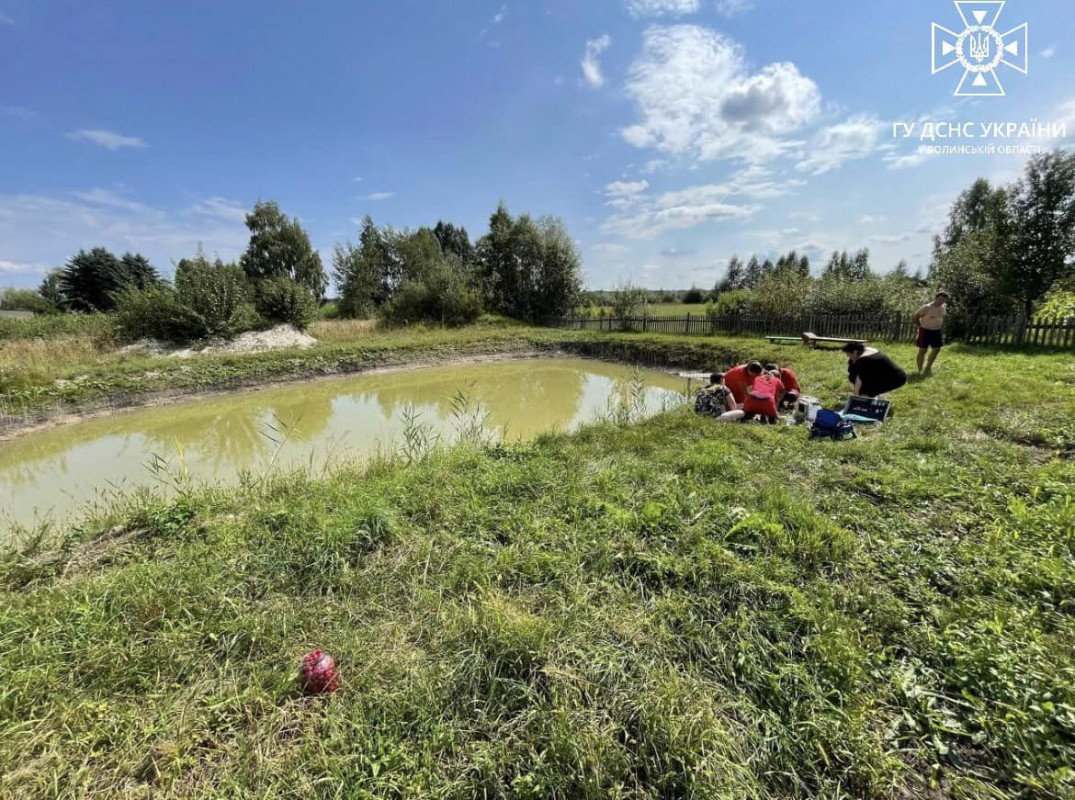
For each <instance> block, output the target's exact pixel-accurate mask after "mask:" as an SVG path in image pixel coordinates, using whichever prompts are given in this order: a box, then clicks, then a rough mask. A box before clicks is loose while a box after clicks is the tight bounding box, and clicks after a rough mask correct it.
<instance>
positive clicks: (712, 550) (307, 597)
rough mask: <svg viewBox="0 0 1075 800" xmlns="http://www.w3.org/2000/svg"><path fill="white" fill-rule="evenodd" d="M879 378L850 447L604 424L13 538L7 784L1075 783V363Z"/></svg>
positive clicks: (875, 788)
mask: <svg viewBox="0 0 1075 800" xmlns="http://www.w3.org/2000/svg"><path fill="white" fill-rule="evenodd" d="M647 341H648V342H649V344H645V342H647ZM642 344H645V347H646V348H649V347H656V346H657V344H656V343H654V341H653V340H636V345H638V346H642ZM673 346H674V347H682V348H692V347H694V346H695V344H694V343H692V342H688V341H680V342H678V343H676V342H669V348H670V353H669V356H668V357H669V358H670V359H674V358H677V357H681V356H682V355H683V352H682V351H681V352H680V356H676V354H675V352H671V350H672V349H673ZM899 352H902V351H898V354H899ZM800 353H801V356H802V363H797V364H794V366H797V367H799V372H800V376H801V377H802V378H803V379H804V382H805V384H806V386H807V387H808V389H809V390H812V391H814V392H815V393H818V394H821V395H822V396H826V397H828V396H830V393H835V392H836V391H837V390H839V389H841V388H842V386H843V383H844V380H845V379H844V375H843V362H842V359H841V358H840V357H839V355H838V354H835V355H833V354H813V353H805V352H802V351H798V350H796V351H795V355H800ZM997 387H1003V390H1002V391H1000V390H998V389H997ZM895 397H896V411H897V413H896V416H895V418H894V419H893V420H892V421H891V422H890V423H888V424H886V426H885V427H884V428H883V429H881V430H879V431H874V432H871V433H868V434H866V435H864V436H863V438H862V439H860V440H858V441H856V442H845V443H819V442H809V441H807V440H806V434H805V431H803V430H802V429H785V428H768V427H763V426H746V425H744V426H718V425H716V424H714V423H713V422H712V421H711V420H707V419H699V418H695V417H693V416H692V415H690V414H689V413H688V412H686V411H683V410H677V411H672V412H669V413H667V414H664V415H661V416H659V417H657V418H655V419H651V420H649V421H646V422H642V423H635V424H626V423H628V422H629V420H631V419H632V415H631V414H630V413H627V414H622V413H621V414H619V415H617V414H612V415H610V422H609V423H608V424H604V425H600V426H596V427H593V428H590V429H586V430H584V431H582V432H580V433H578V434H576V435H573V436H559V435H558V436H546V437H542V438H540V439H539V440H537V441H535V442H532V443H529V444H524V445H504V444H502V443H495V442H485V443H480V442H476V441H471V442H470V443H467V444H464V445H462V446H460V447H456V448H453V449H444V448H428V447H427V448H422V447H418V448H415V449H414V450H413V451H412V452H411V453H410V454H408V455H406V457H404V458H400V457H390V456H387V455H386V456H385V457H384V458H383V459H381V460H380V461H378V462H376V463H374V464H373V465H372V466H370V467H369V468H368V469H365V470H362V471H359V470H355V469H349V468H341V469H340V470H339V471H337V472H335V473H334V474H332V475H330V476H328V477H327V478H325V479H319V480H313V479H310V478H308V477H306V476H303V475H298V474H293V475H280V476H275V477H273V476H268V477H262V478H260V479H258V480H251V481H250V482H249V483H248V484H247V486H246V487H245V488H243V489H241V490H239V492H238V493H232V492H225V491H222V490H207V491H197V492H193V491H187V492H185V493H183V494H181V496H180V497H178V498H177V499H175V500H171V501H168V502H164V501H160V500H154V499H152V498H149V497H145V498H142V499H141V500H139V501H137V502H136V503H135V505H134V506H133V507H132V508H130V509H129V510H127V511H125V512H117V513H116V514H114V515H113V516H112V518H111V519H108V520H101V521H100V522H99V523H96V524H93V523H86V524H85V525H83V526H82V527H81V528H80V529H78V530H74V531H68V532H66V533H62V534H59V544H56V543H55V542H56V540H55V539H52V540H51V541H53V544H47V545H46V544H45V542H44V541H42V542H40V543H39V544H38V545H36V546H33V545H27V546H26V547H25V548H23V549H22V550H20V551H16V552H11V553H8V554H7V555H6V556H5V557H4V558H3V559H2V562H0V587H2V590H0V674H2V675H3V676H4V680H3V681H2V682H0V794H2V795H6V796H16V795H18V796H24V797H25V796H89V795H95V796H109V797H129V796H145V797H159V796H176V797H219V796H251V797H254V796H257V797H445V798H447V797H452V798H455V797H459V798H471V797H490V798H492V797H523V798H580V797H581V798H608V797H613V798H615V797H620V798H628V797H631V798H669V797H699V798H700V797H707V798H708V797H728V798H791V797H829V798H836V797H855V798H860V797H862V798H888V797H893V798H902V797H953V798H957V797H958V798H979V797H1012V798H1016V797H1018V798H1041V797H1044V798H1066V797H1071V796H1072V794H1073V791H1075V773H1073V772H1072V764H1075V617H1073V613H1075V496H1073V489H1072V487H1073V486H1075V466H1073V462H1072V461H1071V459H1070V453H1071V447H1072V443H1073V442H1075V430H1073V427H1075V426H1073V418H1075V415H1073V412H1075V373H1072V372H1071V369H1070V362H1069V360H1068V359H1066V358H1065V357H1063V356H1041V357H1036V358H1029V357H1026V356H1023V355H1014V354H1003V353H979V352H977V351H960V350H958V349H957V350H955V351H952V352H950V353H946V357H945V360H944V361H943V362H941V366H940V367H939V368H938V374H937V377H935V378H933V379H931V380H928V381H915V382H913V383H912V384H911V385H910V386H908V387H907V388H906V389H905V390H903V391H901V392H900V393H898V394H897V395H896V396H895ZM461 403H462V401H461ZM464 405H465V404H464ZM471 411H472V412H474V413H476V414H478V415H479V416H480V410H478V409H472V410H471ZM463 416H466V415H465V414H464V415H463ZM616 423H624V424H616ZM471 430H472V431H473V430H480V425H477V423H473V425H472V427H471ZM404 462H409V463H404ZM117 521H120V523H121V524H119V525H118V526H116V522H117ZM315 646H318V647H323V648H325V649H327V650H328V651H329V652H331V653H332V654H333V655H334V656H335V657H336V660H337V663H338V665H339V669H340V672H341V674H342V676H343V688H342V689H341V690H340V692H339V693H337V694H336V695H334V696H333V697H331V698H321V699H306V698H302V697H301V696H299V694H298V692H297V683H296V681H295V668H296V666H297V664H298V660H299V658H300V657H301V655H302V654H303V653H304V652H306V651H307V650H310V649H312V648H314V647H315Z"/></svg>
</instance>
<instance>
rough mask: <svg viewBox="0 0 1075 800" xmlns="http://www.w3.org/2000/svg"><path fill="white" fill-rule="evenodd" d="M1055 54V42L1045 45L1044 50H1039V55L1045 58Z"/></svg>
mask: <svg viewBox="0 0 1075 800" xmlns="http://www.w3.org/2000/svg"><path fill="white" fill-rule="evenodd" d="M1055 55H1056V45H1055V44H1051V45H1049V46H1048V47H1046V48H1045V49H1044V50H1042V51H1041V57H1042V58H1045V59H1049V58H1052V57H1053V56H1055Z"/></svg>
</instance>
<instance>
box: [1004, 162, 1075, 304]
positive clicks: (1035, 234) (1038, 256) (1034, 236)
mask: <svg viewBox="0 0 1075 800" xmlns="http://www.w3.org/2000/svg"><path fill="white" fill-rule="evenodd" d="M1009 209H1010V217H1011V224H1012V231H1013V236H1012V244H1013V247H1012V248H1011V251H1010V253H1011V255H1010V257H1009V258H1006V259H1004V260H1003V261H1001V262H1000V263H999V264H998V270H997V272H998V274H997V277H998V279H999V284H1000V287H1001V289H1002V290H1003V291H1005V292H1006V293H1008V294H1010V295H1011V296H1012V297H1013V298H1016V299H1018V300H1019V301H1021V302H1022V304H1023V310H1024V313H1025V314H1026V316H1027V318H1030V317H1031V316H1032V315H1033V311H1034V303H1035V302H1037V301H1038V300H1040V299H1041V298H1042V297H1043V296H1044V295H1045V293H1046V292H1048V291H1049V289H1050V288H1051V287H1052V286H1053V285H1054V284H1056V283H1057V282H1058V281H1060V280H1062V279H1064V278H1065V277H1067V276H1068V275H1070V274H1071V273H1072V271H1073V270H1075V154H1072V153H1065V152H1062V151H1059V150H1058V151H1056V152H1053V153H1048V154H1045V155H1040V156H1035V157H1034V158H1032V159H1031V160H1030V162H1029V163H1028V164H1027V167H1026V172H1025V174H1024V176H1023V178H1022V180H1020V181H1019V182H1018V183H1017V184H1016V185H1015V186H1014V187H1013V188H1012V190H1011V193H1010V199H1009Z"/></svg>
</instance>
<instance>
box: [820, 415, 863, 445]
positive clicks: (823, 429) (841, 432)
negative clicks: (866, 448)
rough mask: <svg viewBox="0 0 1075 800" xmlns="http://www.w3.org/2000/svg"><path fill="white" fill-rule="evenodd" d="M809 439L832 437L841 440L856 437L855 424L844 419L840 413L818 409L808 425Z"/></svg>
mask: <svg viewBox="0 0 1075 800" xmlns="http://www.w3.org/2000/svg"><path fill="white" fill-rule="evenodd" d="M810 438H811V439H832V440H834V441H837V442H842V441H845V440H847V439H857V438H858V434H857V433H855V426H854V425H852V424H851V423H850V422H848V421H847V420H845V419H844V418H843V417H842V416H841V415H840V414H838V413H836V412H835V411H829V410H828V409H824V408H822V409H820V410H819V411H818V412H817V416H816V417H815V418H814V423H813V424H812V425H811V426H810Z"/></svg>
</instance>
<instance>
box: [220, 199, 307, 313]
mask: <svg viewBox="0 0 1075 800" xmlns="http://www.w3.org/2000/svg"><path fill="white" fill-rule="evenodd" d="M246 227H247V228H248V229H249V231H250V244H249V245H247V248H246V252H245V253H243V256H242V258H241V259H240V262H239V263H240V265H241V266H242V268H243V271H244V272H246V274H247V275H248V276H249V277H250V279H251V280H252V281H254V282H258V281H263V280H267V279H268V278H280V277H283V278H290V279H291V280H293V281H295V282H296V283H298V284H300V285H301V286H304V287H306V289H307V290H309V292H310V293H311V294H312V295H313V296H314V297H315V298H318V299H320V298H321V297H323V296H324V294H325V289H326V288H327V286H328V278H327V277H326V276H325V270H324V267H323V266H322V265H321V256H319V255H318V254H317V251H315V250H314V249H313V246H312V245H311V244H310V237H309V235H308V234H307V233H306V231H305V230H303V227H302V225H301V224H300V223H299V221H298V219H289V218H288V217H287V215H286V214H284V213H283V212H282V211H281V210H280V207H279V206H278V205H277V204H276V203H274V202H271V201H270V202H261V201H259V202H258V203H256V204H255V205H254V210H253V211H251V212H250V213H249V214H247V215H246Z"/></svg>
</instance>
